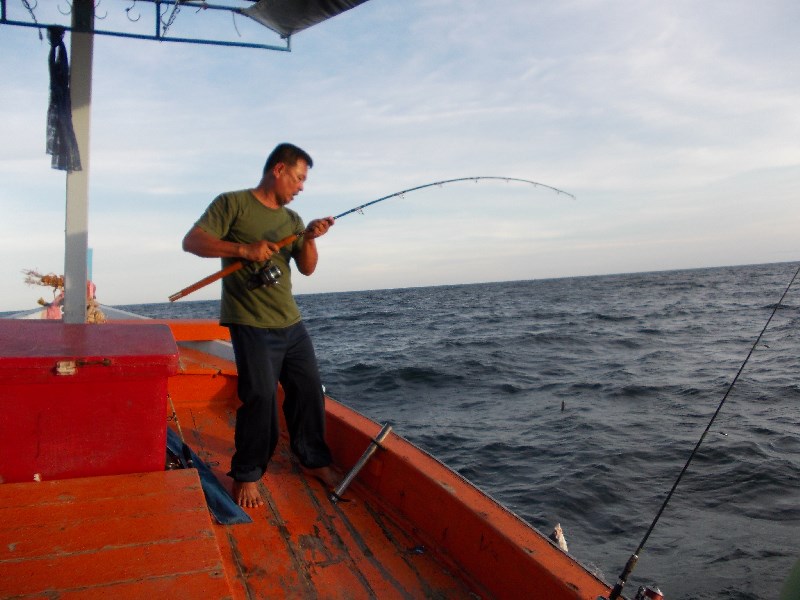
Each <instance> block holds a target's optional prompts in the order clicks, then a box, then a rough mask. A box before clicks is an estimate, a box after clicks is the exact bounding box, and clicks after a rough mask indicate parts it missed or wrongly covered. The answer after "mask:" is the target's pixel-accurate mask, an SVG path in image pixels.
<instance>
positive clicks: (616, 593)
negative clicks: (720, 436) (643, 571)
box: [608, 267, 800, 600]
mask: <svg viewBox="0 0 800 600" xmlns="http://www.w3.org/2000/svg"><path fill="white" fill-rule="evenodd" d="M798 274H800V267H798V268H797V270H796V271H795V273H794V276H793V277H792V279H791V281H790V282H789V285H787V286H786V289H785V290H784V292H783V295H782V296H781V299H780V300H778V302H777V304H775V306H774V308H773V309H772V313H771V314H770V315H769V318H768V319H767V322H766V323H765V324H764V327H763V329H762V330H761V333H759V334H758V337H757V338H756V341H755V342H753V345H752V346H751V347H750V352H748V353H747V356H746V357H745V359H744V362H742V366H741V367H739V370H738V371H737V373H736V376H735V377H734V378H733V381H731V384H730V385H729V386H728V389H727V391H726V392H725V395H724V396H723V397H722V400H721V401H720V403H719V406H717V410H716V411H714V414H713V415H712V417H711V420H710V421H709V422H708V425H707V426H706V428H705V431H703V435H701V436H700V439H699V440H698V441H697V444H696V445H695V447H694V450H692V452H691V454H690V455H689V459H688V460H687V461H686V464H685V465H684V466H683V469H682V470H681V472H680V474H679V475H678V478H677V479H676V480H675V483H674V484H673V485H672V489H671V490H670V491H669V493H668V494H667V497H666V499H665V500H664V502H663V504H662V505H661V508H660V509H659V511H658V513H657V514H656V516H655V518H654V519H653V522H652V523H651V524H650V527H649V528H648V529H647V533H645V534H644V537H643V538H642V541H641V542H639V547H638V548H636V551H635V552H634V553H633V554H631V557H630V558H629V559H628V562H627V563H626V564H625V568H624V569H623V570H622V573H621V574H620V576H619V579H618V581H617V584H616V585H615V586H614V588H613V589H612V590H611V594H610V595H609V596H608V600H617V598H619V597H620V594H622V588H623V587H625V584H626V583H627V580H628V577H629V576H630V574H631V572H632V571H633V569H634V568H635V567H636V563H637V562H638V561H639V555H640V554H641V552H642V550H643V549H644V545H645V544H646V543H647V540H648V538H649V537H650V534H651V533H653V529H655V527H656V523H658V521H659V519H661V515H662V513H663V512H664V510H665V509H666V508H667V504H669V501H670V500H671V499H672V495H673V494H674V493H675V490H676V489H677V488H678V484H680V482H681V479H683V476H684V475H685V474H686V471H687V470H688V469H689V465H690V464H691V463H692V460H694V457H695V455H696V454H697V451H698V450H699V449H700V445H701V444H702V443H703V440H705V438H706V435H707V434H708V432H709V430H710V429H711V426H712V425H713V424H714V421H715V420H716V419H717V415H719V413H720V411H721V410H722V407H723V405H724V404H725V401H726V400H727V399H728V396H729V395H730V393H731V391H732V390H733V388H734V386H735V385H736V382H737V381H738V380H739V376H740V375H741V374H742V371H744V368H745V366H746V365H747V363H748V362H749V361H750V357H751V356H752V355H753V352H755V349H756V347H758V343H759V342H760V341H761V338H762V337H763V336H764V333H765V332H766V331H767V328H768V327H769V324H770V323H771V322H772V318H773V317H774V316H775V313H777V312H778V309H779V308H780V307H781V305H782V304H783V300H784V298H786V294H788V293H789V289H790V288H791V287H792V285H793V284H794V281H795V279H797V276H798ZM637 597H638V596H637Z"/></svg>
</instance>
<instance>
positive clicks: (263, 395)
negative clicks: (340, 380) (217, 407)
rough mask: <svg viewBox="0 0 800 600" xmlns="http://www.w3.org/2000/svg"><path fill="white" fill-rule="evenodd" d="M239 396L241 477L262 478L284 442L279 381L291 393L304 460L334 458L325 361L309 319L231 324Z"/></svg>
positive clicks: (236, 470)
mask: <svg viewBox="0 0 800 600" xmlns="http://www.w3.org/2000/svg"><path fill="white" fill-rule="evenodd" d="M228 328H229V329H230V332H231V342H232V343H233V352H234V354H235V356H236V368H237V370H238V372H239V384H238V392H239V400H240V401H241V403H242V405H241V406H240V407H239V409H238V410H237V411H236V433H235V437H234V441H235V444H236V452H235V453H234V455H233V458H232V459H231V471H230V473H228V475H230V476H231V477H233V479H235V480H236V481H258V480H259V479H261V477H262V476H263V475H264V473H265V472H266V470H267V464H268V463H269V461H270V459H271V458H272V455H273V454H274V453H275V448H276V447H277V445H278V436H279V420H278V403H277V398H278V382H280V384H281V386H282V387H283V391H284V394H285V399H284V403H283V414H284V416H285V417H286V427H287V429H288V430H289V440H290V446H291V449H292V452H293V453H294V455H295V456H297V458H298V460H299V461H300V464H302V465H303V466H305V467H308V468H312V469H314V468H319V467H324V466H327V465H329V464H330V463H331V453H330V450H329V449H328V445H327V444H326V443H325V400H324V396H323V393H322V383H321V381H320V376H319V367H318V366H317V359H316V356H315V354H314V347H313V345H312V344H311V337H310V336H309V335H308V332H307V331H306V328H305V325H304V324H303V323H302V322H300V323H297V324H295V325H291V326H290V327H286V328H285V329H263V328H260V327H250V326H247V325H229V326H228Z"/></svg>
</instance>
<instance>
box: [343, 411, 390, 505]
mask: <svg viewBox="0 0 800 600" xmlns="http://www.w3.org/2000/svg"><path fill="white" fill-rule="evenodd" d="M391 432H392V426H391V425H388V424H387V425H384V426H383V428H381V430H380V431H379V432H378V435H377V436H375V438H374V439H373V440H372V441H371V442H370V444H369V446H367V449H366V450H364V454H362V455H361V458H359V459H358V462H357V463H356V464H355V466H354V467H353V468H352V469H350V472H349V473H348V474H347V475H346V476H345V478H344V479H343V480H342V482H341V483H340V484H339V486H338V487H337V488H336V489H335V490H333V491H332V492H331V495H330V499H331V500H332V501H333V502H338V501H339V500H341V499H342V495H343V494H344V492H345V490H346V489H347V488H348V486H349V485H350V484H351V483H352V482H353V479H355V478H356V475H358V473H359V471H361V469H363V468H364V465H366V464H367V461H369V459H370V458H371V457H372V455H373V454H375V450H377V449H378V448H380V447H381V444H382V443H383V441H384V440H385V439H386V437H387V436H388V435H389V434H390V433H391Z"/></svg>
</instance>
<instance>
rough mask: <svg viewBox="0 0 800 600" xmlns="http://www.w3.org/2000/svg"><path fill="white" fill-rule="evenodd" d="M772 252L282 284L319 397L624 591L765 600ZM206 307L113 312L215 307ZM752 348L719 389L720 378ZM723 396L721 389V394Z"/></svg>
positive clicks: (798, 531)
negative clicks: (400, 279)
mask: <svg viewBox="0 0 800 600" xmlns="http://www.w3.org/2000/svg"><path fill="white" fill-rule="evenodd" d="M796 269H797V265H794V264H789V263H784V264H770V265H759V266H743V267H730V268H713V269H701V270H687V271H671V272H658V273H643V274H633V275H612V276H601V277H579V278H566V279H552V280H542V281H538V280H537V281H519V282H508V283H488V284H478V285H461V286H446V287H426V288H412V289H393V290H379V291H361V292H347V293H331V294H314V295H301V296H298V303H299V304H300V307H301V310H302V312H303V314H304V319H305V322H306V324H307V326H308V328H309V330H310V331H311V334H312V336H313V338H314V343H315V346H316V350H317V354H318V358H319V363H320V370H321V372H322V377H323V381H324V383H325V386H326V389H327V392H328V394H329V395H331V396H332V397H334V398H336V399H337V400H339V401H340V402H342V403H344V404H346V405H348V406H350V407H352V408H354V409H356V410H358V411H359V412H361V413H363V414H365V415H367V416H369V417H371V418H372V419H374V420H375V421H378V422H380V423H391V424H392V426H393V428H394V430H395V432H397V433H398V434H400V435H403V436H405V437H406V438H408V439H409V440H411V441H412V442H414V443H415V444H417V445H418V446H420V447H421V448H423V449H424V450H426V451H427V452H429V453H430V454H432V455H433V456H435V457H436V458H438V459H440V460H441V461H443V462H444V463H446V464H447V465H449V466H450V467H451V468H453V469H455V470H456V471H458V472H459V473H461V474H462V475H463V476H465V477H467V478H468V479H470V480H471V481H472V482H473V483H474V484H475V485H477V486H478V487H479V488H481V489H482V490H484V491H485V492H487V493H488V494H490V495H491V496H492V497H494V498H495V499H496V500H498V501H499V502H501V503H503V504H504V505H505V506H507V507H508V508H510V509H511V510H512V511H514V512H515V513H516V514H518V515H519V516H520V517H522V518H523V519H525V520H526V521H528V522H529V523H531V524H532V525H533V526H534V527H536V528H537V529H539V530H540V531H542V532H543V533H546V534H549V533H550V531H552V529H553V526H554V525H555V524H556V523H560V524H561V525H562V527H563V529H564V532H565V536H566V539H567V543H568V544H569V551H570V554H572V555H573V556H574V557H576V558H577V559H578V560H580V561H581V562H583V563H584V564H586V565H587V566H589V567H590V568H591V569H593V570H595V571H597V572H598V573H600V574H601V576H602V577H603V578H604V579H606V581H608V582H609V583H612V584H613V583H614V582H616V578H617V576H618V575H619V573H620V572H621V570H622V568H623V566H624V564H625V562H626V561H627V560H628V558H629V556H630V555H631V554H632V553H633V552H634V551H635V550H636V548H637V547H638V545H639V543H640V542H641V541H642V539H643V537H644V536H645V534H646V532H647V530H648V527H649V526H650V524H651V522H652V521H653V519H654V517H655V516H656V514H657V513H658V511H659V509H660V508H661V506H662V503H663V502H664V500H665V498H666V496H667V494H668V492H669V491H670V489H671V488H672V486H673V484H674V483H675V481H676V479H677V478H678V476H679V474H680V473H681V471H682V469H683V467H684V465H685V464H686V462H687V460H688V459H689V456H690V454H691V453H692V451H693V449H694V448H695V446H696V445H697V444H698V441H699V440H700V438H701V436H702V435H703V433H704V431H705V430H706V428H707V426H708V424H709V421H710V420H711V418H712V416H713V415H714V413H715V411H717V409H718V408H719V407H720V405H722V408H721V410H720V411H719V414H718V416H717V418H716V420H715V422H714V424H713V426H712V427H711V428H710V429H709V431H708V433H707V434H706V435H705V437H704V438H703V442H702V444H701V445H700V446H699V448H698V449H697V452H696V454H695V456H694V458H693V460H692V462H691V464H690V465H689V468H688V470H687V471H686V473H685V475H684V476H683V479H682V481H681V483H680V485H679V486H678V487H677V489H676V490H675V492H674V494H673V496H672V498H671V500H670V502H669V503H668V505H667V507H666V509H665V510H664V512H663V514H662V516H661V518H660V520H659V521H658V523H657V524H656V527H655V528H654V530H653V531H652V533H651V535H650V536H649V538H648V540H647V543H646V545H645V546H644V549H643V551H642V553H641V558H640V560H639V563H638V566H637V567H636V570H635V571H634V572H633V575H632V577H631V578H630V580H629V583H628V586H627V587H626V591H625V593H626V595H628V596H633V595H634V594H635V591H636V589H637V588H638V586H639V585H642V584H649V583H653V582H655V583H657V584H658V585H659V587H660V588H661V590H662V591H663V592H664V593H665V594H666V597H667V598H668V599H671V600H681V599H682V600H689V599H709V600H710V599H731V600H733V599H736V600H744V599H765V600H766V599H772V598H776V597H777V596H778V594H779V592H780V589H781V587H782V584H783V582H784V580H785V578H786V576H787V574H788V572H789V570H790V569H791V567H792V565H793V564H794V562H795V561H796V560H797V559H798V557H800V543H799V542H800V493H799V491H800V404H799V402H798V401H800V331H799V330H798V327H799V326H800V282H798V283H796V284H795V286H792V287H791V288H790V289H789V292H788V294H787V295H786V297H785V299H784V300H783V302H782V304H781V305H780V307H779V308H778V310H777V311H776V312H775V315H774V317H773V319H772V321H771V323H770V325H769V327H768V328H767V330H766V332H765V334H764V336H763V337H762V338H761V340H760V341H759V342H758V344H756V345H755V347H754V344H755V341H756V340H757V338H758V336H759V334H760V333H761V331H762V329H763V328H764V326H765V324H766V323H767V320H768V319H769V318H770V315H771V314H772V313H773V312H774V309H775V307H776V305H777V303H778V301H779V300H780V298H781V296H782V294H783V292H784V291H785V290H786V288H787V285H788V283H789V281H790V280H791V279H792V276H793V275H794V273H795V271H796ZM218 307H219V303H218V302H192V301H186V300H182V301H180V302H177V303H175V304H150V305H137V306H126V307H122V308H126V309H128V310H132V311H134V312H137V313H140V314H143V315H146V316H151V317H168V318H181V317H185V318H215V317H216V316H217V311H218ZM753 347H754V350H753V352H752V355H751V356H750V358H749V361H748V362H747V364H746V366H745V367H744V369H743V370H742V372H741V375H740V376H739V378H738V381H737V383H736V385H735V386H734V387H733V388H732V390H731V391H730V393H729V394H728V395H727V397H726V393H727V392H728V390H729V388H730V385H731V383H732V381H733V380H734V377H735V376H736V375H737V372H738V371H739V369H740V367H741V366H742V365H743V363H744V362H745V359H746V358H747V356H748V353H749V352H750V350H751V348H753ZM723 399H725V400H724V403H723Z"/></svg>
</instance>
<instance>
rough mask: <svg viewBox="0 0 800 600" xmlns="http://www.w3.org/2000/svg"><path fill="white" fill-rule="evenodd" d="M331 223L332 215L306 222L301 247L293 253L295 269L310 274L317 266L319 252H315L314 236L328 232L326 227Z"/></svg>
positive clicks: (329, 226)
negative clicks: (306, 225)
mask: <svg viewBox="0 0 800 600" xmlns="http://www.w3.org/2000/svg"><path fill="white" fill-rule="evenodd" d="M332 225H333V217H325V218H324V219H314V220H313V221H311V222H310V223H309V224H308V227H306V229H305V233H304V234H303V247H302V248H301V249H300V251H299V252H298V253H297V254H295V255H294V262H295V264H297V270H298V271H300V272H301V273H302V274H303V275H311V274H312V273H313V272H314V270H315V269H316V268H317V260H319V253H318V252H317V243H316V242H315V241H314V240H315V239H316V238H318V237H320V236H323V235H325V234H326V233H328V229H330V228H331V226H332Z"/></svg>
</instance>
